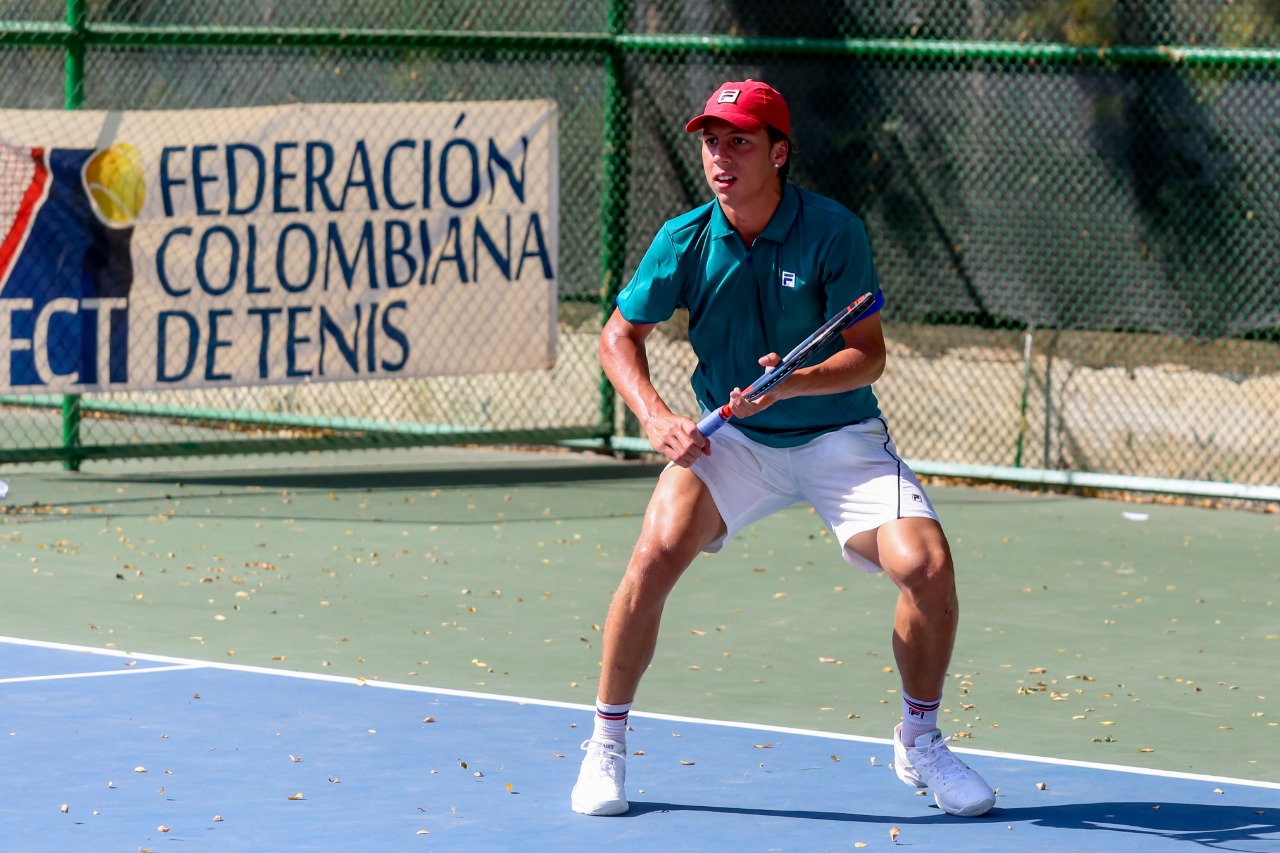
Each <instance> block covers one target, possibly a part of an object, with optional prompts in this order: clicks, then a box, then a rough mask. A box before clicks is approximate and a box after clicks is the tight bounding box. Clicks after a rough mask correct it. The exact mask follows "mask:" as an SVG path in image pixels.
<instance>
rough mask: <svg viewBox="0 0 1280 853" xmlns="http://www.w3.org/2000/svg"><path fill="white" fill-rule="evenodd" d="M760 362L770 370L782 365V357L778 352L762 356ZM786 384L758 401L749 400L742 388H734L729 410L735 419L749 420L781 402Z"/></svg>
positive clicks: (779, 385)
mask: <svg viewBox="0 0 1280 853" xmlns="http://www.w3.org/2000/svg"><path fill="white" fill-rule="evenodd" d="M759 362H760V366H761V367H763V368H765V369H766V370H770V369H772V368H775V367H777V366H778V365H779V364H781V363H782V357H781V356H779V355H778V354H777V353H776V352H771V353H769V354H768V355H766V356H761V358H760V359H759ZM788 378H790V377H788ZM786 384H787V383H786V381H785V380H784V381H782V382H780V383H779V384H778V385H776V386H774V388H773V389H772V390H770V391H769V393H768V394H765V395H764V396H763V397H760V398H759V399H756V400H748V399H747V397H746V395H745V394H744V393H743V391H742V389H741V388H734V389H733V390H732V391H730V392H729V410H730V411H732V412H733V416H734V417H735V418H749V417H751V416H752V415H754V414H757V413H759V412H762V411H764V410H765V409H767V408H769V407H770V406H772V405H773V404H774V403H776V402H778V401H779V400H781V399H782V398H783V395H782V393H781V391H782V388H783V386H785V385H786Z"/></svg>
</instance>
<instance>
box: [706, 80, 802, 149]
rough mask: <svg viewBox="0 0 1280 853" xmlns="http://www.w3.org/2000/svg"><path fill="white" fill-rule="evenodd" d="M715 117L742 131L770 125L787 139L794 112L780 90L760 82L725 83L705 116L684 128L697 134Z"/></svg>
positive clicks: (708, 100) (711, 101)
mask: <svg viewBox="0 0 1280 853" xmlns="http://www.w3.org/2000/svg"><path fill="white" fill-rule="evenodd" d="M713 118H718V119H720V120H722V121H727V122H729V124H731V125H733V126H734V127H737V128H741V129H742V130H747V131H756V130H760V129H761V128H763V127H764V126H765V125H769V126H770V127H772V128H774V129H775V130H779V131H781V132H782V133H784V134H786V135H787V136H790V135H791V111H790V110H788V109H787V102H786V101H784V100H783V99H782V95H781V93H779V92H778V90H777V89H775V88H773V87H772V86H770V85H769V84H768V83H760V82H758V81H756V80H744V81H743V82H741V83H723V84H721V85H720V88H718V89H716V90H715V91H714V92H712V93H711V97H710V98H708V99H707V106H706V108H705V109H703V111H702V115H700V116H698V117H697V118H695V119H693V120H692V121H690V122H689V123H688V124H686V125H685V126H684V129H685V130H687V131H689V132H693V131H695V130H698V129H699V128H701V127H702V126H703V125H704V124H706V123H707V121H708V120H709V119H713Z"/></svg>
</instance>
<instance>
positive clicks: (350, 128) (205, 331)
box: [0, 101, 559, 393]
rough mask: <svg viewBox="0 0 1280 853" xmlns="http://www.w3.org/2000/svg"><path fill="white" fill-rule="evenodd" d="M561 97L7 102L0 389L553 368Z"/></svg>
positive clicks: (0, 224) (1, 150)
mask: <svg viewBox="0 0 1280 853" xmlns="http://www.w3.org/2000/svg"><path fill="white" fill-rule="evenodd" d="M558 159H559V157H558V150H557V128H556V105H555V103H554V102H552V101H501V102H477V103H449V104H375V105H315V104H301V105H295V106H285V107H264V108H253V109H236V110H193V111H175V112H161V111H156V112H126V113H103V112H88V111H84V112H58V111H43V110H41V111H33V110H0V392H20V393H49V392H56V393H79V392H87V391H123V390H131V391H132V390H143V389H168V388H211V387H220V386H244V385H274V384H288V383H300V382H316V381H332V380H345V379H383V378H397V377H413V376H432V375H449V374H470V373H489V372H496V371H524V370H536V369H547V368H550V367H551V366H552V364H553V363H554V360H555V330H556V292H557V286H556V276H557V271H558V264H559V254H558V244H557V241H558V236H559V221H558V215H559V196H558V193H559V184H558V168H559V164H558Z"/></svg>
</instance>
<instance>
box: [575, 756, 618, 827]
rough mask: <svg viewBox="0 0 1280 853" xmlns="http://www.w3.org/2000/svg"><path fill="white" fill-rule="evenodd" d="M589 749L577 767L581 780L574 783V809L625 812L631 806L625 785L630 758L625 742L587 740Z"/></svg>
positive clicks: (580, 811) (580, 812)
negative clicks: (628, 759)
mask: <svg viewBox="0 0 1280 853" xmlns="http://www.w3.org/2000/svg"><path fill="white" fill-rule="evenodd" d="M582 748H583V749H585V750H586V751H587V756H586V758H584V759H582V769H581V770H579V771H578V784H576V785H574V786H573V796H572V803H573V810H574V811H575V812H578V813H579V814H589V815H615V814H622V813H623V812H625V811H626V810H627V809H628V808H629V807H630V806H628V804H627V792H626V791H624V790H623V788H622V786H623V784H624V783H625V782H626V781H627V759H626V756H624V755H623V754H622V744H619V743H614V742H613V741H611V740H606V741H599V740H586V741H583V742H582Z"/></svg>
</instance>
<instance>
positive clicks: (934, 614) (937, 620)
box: [849, 518, 995, 817]
mask: <svg viewBox="0 0 1280 853" xmlns="http://www.w3.org/2000/svg"><path fill="white" fill-rule="evenodd" d="M869 534H873V535H874V538H873V536H872V535H869ZM849 544H850V546H851V547H853V548H855V549H856V550H858V551H859V553H861V554H863V555H864V556H866V557H868V558H870V559H873V560H874V561H875V562H877V563H879V564H880V566H882V567H883V568H884V570H885V573H886V574H887V575H889V577H890V578H892V579H893V582H894V583H895V584H896V585H897V587H898V603H897V607H896V609H895V611H894V623H893V653H894V658H895V660H896V661H897V664H898V671H899V673H900V674H901V676H902V691H903V724H902V725H899V726H898V727H897V728H896V729H895V730H894V769H895V770H896V771H897V774H898V778H900V779H901V780H902V781H903V782H906V783H907V784H909V785H913V786H915V787H920V788H924V787H929V788H932V789H933V792H934V798H935V800H936V801H937V803H938V806H939V807H940V808H942V809H943V810H944V811H946V812H948V813H950V814H956V815H963V816H967V817H976V816H978V815H981V814H984V813H986V812H987V811H988V810H989V809H990V808H991V806H992V805H994V804H995V795H994V794H993V793H992V790H991V786H990V785H988V784H987V783H986V782H985V781H983V779H982V777H981V776H979V775H978V774H977V773H975V772H974V771H973V770H972V769H970V768H969V767H967V766H966V765H965V764H964V763H963V762H962V761H960V760H959V759H958V758H956V757H955V756H954V755H953V754H952V753H951V751H950V750H949V749H948V748H947V746H946V738H944V737H943V736H942V732H941V731H940V730H939V729H938V728H937V716H938V710H939V706H940V704H941V699H942V688H943V685H944V683H945V681H946V677H947V668H948V666H949V665H950V662H951V653H952V650H953V649H954V647H955V638H956V628H957V626H958V624H959V601H958V598H957V596H956V584H955V567H954V565H953V563H952V560H951V550H950V548H949V546H948V545H947V539H946V536H945V534H943V532H942V527H941V525H939V524H938V522H936V521H934V520H933V519H931V518H902V519H897V520H895V521H891V522H889V523H887V524H884V525H882V526H881V527H880V528H879V530H878V531H874V532H873V531H867V532H866V533H864V534H859V535H858V536H855V537H854V538H853V540H852V541H851V542H850V543H849Z"/></svg>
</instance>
